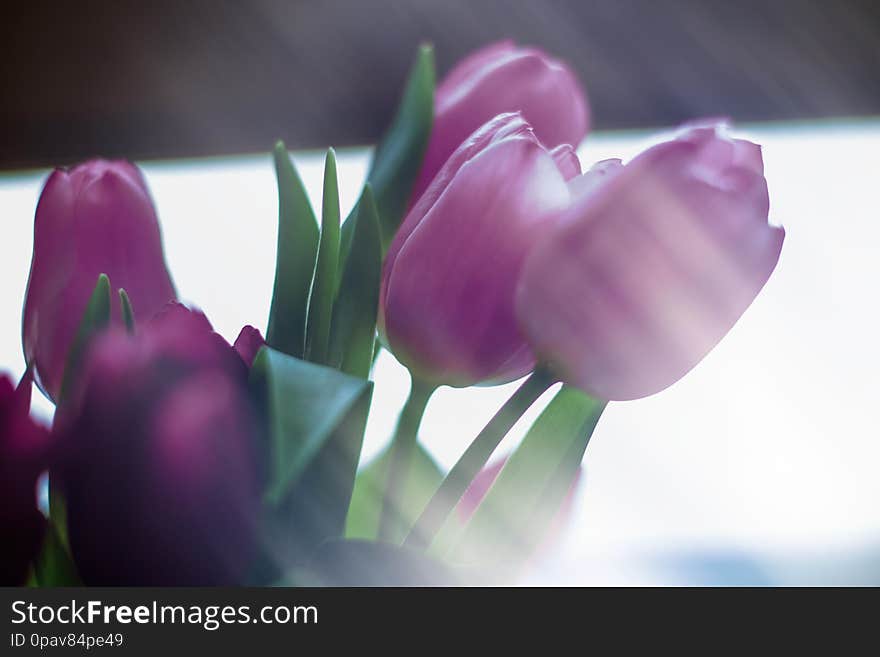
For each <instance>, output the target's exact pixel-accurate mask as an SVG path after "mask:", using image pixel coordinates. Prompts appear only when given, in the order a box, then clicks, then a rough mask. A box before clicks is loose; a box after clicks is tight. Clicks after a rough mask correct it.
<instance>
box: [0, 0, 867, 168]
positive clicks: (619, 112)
mask: <svg viewBox="0 0 880 657" xmlns="http://www.w3.org/2000/svg"><path fill="white" fill-rule="evenodd" d="M3 5H4V8H3V10H2V12H3V15H2V20H0V80H2V89H3V101H2V109H0V112H2V114H0V116H2V120H0V144H2V148H0V168H5V169H10V168H22V167H33V166H45V165H53V164H61V163H66V162H69V161H74V160H78V159H82V158H83V157H87V156H90V155H94V154H96V153H100V154H102V155H105V156H108V157H112V156H126V157H129V158H133V159H144V158H170V157H190V156H202V155H217V154H233V153H253V152H263V151H265V150H267V149H268V148H269V147H270V145H271V144H272V143H274V141H275V140H276V139H278V138H283V139H284V140H285V141H286V142H287V144H288V145H289V146H290V147H291V148H295V149H302V148H311V147H325V146H326V145H328V144H333V145H335V146H344V145H354V144H367V143H372V142H374V141H375V140H376V138H377V137H378V136H379V135H380V134H381V131H382V130H383V129H384V127H385V126H386V124H387V121H388V118H389V117H390V116H391V113H392V111H393V109H394V106H395V104H396V102H397V99H398V95H399V93H400V89H401V86H402V83H403V80H404V78H405V75H406V72H407V69H408V67H409V66H410V63H411V61H412V58H413V54H414V52H415V48H416V46H417V44H418V43H419V42H420V41H422V40H429V41H432V42H434V43H435V44H436V47H437V48H436V52H437V58H438V70H439V73H440V74H442V73H443V72H445V71H446V70H448V69H449V68H450V66H451V65H452V64H453V63H454V62H455V61H457V60H458V59H460V58H461V57H462V56H463V55H464V54H465V53H467V52H468V51H470V50H472V49H474V48H476V47H478V46H481V45H483V44H485V43H487V42H490V41H492V40H495V39H499V38H503V37H512V38H514V39H516V40H518V41H520V42H523V43H529V44H535V45H539V46H543V47H544V48H546V49H547V50H549V51H551V52H553V53H554V54H556V55H558V56H560V57H562V58H564V59H567V60H568V61H569V62H571V64H572V65H573V66H574V68H575V70H576V71H577V72H578V73H579V74H580V77H581V79H582V80H583V81H584V82H585V83H586V85H587V88H588V93H589V97H590V101H591V104H592V106H593V116H594V121H595V128H596V129H598V130H607V129H612V128H625V127H626V128H631V127H653V126H666V125H671V124H675V123H678V122H680V121H682V120H685V119H689V118H692V117H696V116H706V115H717V114H724V115H731V116H733V117H734V118H736V120H737V121H741V122H742V121H763V120H777V119H815V118H828V117H843V116H847V117H851V116H863V115H869V114H878V113H880V75H878V71H880V29H878V26H880V2H877V1H876V0H835V1H833V2H832V1H827V0H774V1H772V2H767V0H737V1H736V2H731V1H730V0H702V1H699V2H697V1H695V0H691V1H669V0H667V1H665V2H652V1H651V0H614V1H610V0H608V1H604V2H603V1H595V0H544V1H542V2H526V1H524V2H501V1H497V0H496V1H488V0H442V1H437V0H409V1H408V2H401V1H394V0H373V1H371V2H358V1H355V0H351V1H348V2H346V1H344V0H340V1H331V2H305V1H286V2H285V1H281V0H249V1H248V2H227V1H224V0H189V1H187V2H179V1H178V0H154V1H153V2H149V3H144V2H131V1H128V0H115V1H110V0H92V1H83V2H75V3H73V2H51V1H45V0H31V1H30V2H16V3H12V2H7V3H3Z"/></svg>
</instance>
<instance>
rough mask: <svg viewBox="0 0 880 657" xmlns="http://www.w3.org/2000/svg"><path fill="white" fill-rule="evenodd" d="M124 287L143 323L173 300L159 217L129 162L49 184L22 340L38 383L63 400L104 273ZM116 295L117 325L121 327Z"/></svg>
mask: <svg viewBox="0 0 880 657" xmlns="http://www.w3.org/2000/svg"><path fill="white" fill-rule="evenodd" d="M102 273H103V274H107V275H108V276H109V277H110V281H111V283H112V284H113V286H114V288H125V291H126V292H127V293H128V296H129V298H130V299H131V303H132V306H133V308H134V314H135V318H136V319H137V320H139V321H143V320H146V319H149V318H150V317H151V316H152V315H153V313H155V312H156V311H157V310H159V309H160V308H161V307H162V306H163V305H165V304H166V303H167V302H168V301H170V300H173V299H174V298H175V293H174V286H173V285H172V283H171V277H170V276H169V274H168V270H167V269H166V267H165V256H164V254H163V252H162V239H161V236H160V233H159V223H158V220H157V218H156V211H155V209H154V208H153V203H152V201H151V199H150V194H149V192H148V191H147V186H146V183H145V182H144V179H143V177H142V176H141V173H140V171H139V170H138V169H137V167H135V166H134V165H133V164H131V163H129V162H121V161H117V162H107V161H104V160H92V161H89V162H85V163H84V164H80V165H79V166H77V167H74V168H73V169H71V170H70V171H67V170H63V169H57V170H55V171H54V172H53V173H52V175H50V176H49V178H48V180H47V181H46V185H45V187H44V188H43V192H42V195H41V196H40V201H39V204H38V205H37V213H36V218H35V219H34V253H33V260H32V261H31V271H30V278H29V279H28V288H27V295H26V297H25V305H24V321H23V326H22V340H23V343H24V353H25V357H26V359H27V361H28V362H31V363H33V365H34V368H35V370H34V371H35V376H36V381H37V384H38V385H39V386H40V388H41V389H42V390H43V391H44V392H45V393H46V394H47V395H48V396H49V397H50V398H51V399H55V400H57V398H58V393H59V388H60V387H61V379H62V377H63V375H64V366H65V363H66V361H67V352H68V349H69V348H70V344H71V342H72V340H73V337H74V334H75V333H76V330H77V328H78V326H79V323H80V320H81V319H82V315H83V311H84V310H85V306H86V302H87V301H88V298H89V295H90V294H91V293H92V290H93V289H94V287H95V283H96V281H97V279H98V276H99V275H100V274H102ZM116 297H117V295H115V294H114V295H113V300H112V303H113V313H112V317H113V321H114V322H117V323H121V321H122V319H121V314H120V311H119V307H118V306H119V300H118V298H116Z"/></svg>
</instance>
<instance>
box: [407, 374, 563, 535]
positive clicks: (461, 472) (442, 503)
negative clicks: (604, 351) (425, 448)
mask: <svg viewBox="0 0 880 657" xmlns="http://www.w3.org/2000/svg"><path fill="white" fill-rule="evenodd" d="M556 381H557V379H556V377H555V376H553V375H551V374H550V373H549V372H547V371H545V370H541V369H537V370H535V371H534V373H532V375H531V376H530V377H529V378H528V379H526V380H525V381H524V382H523V384H522V385H521V386H520V387H519V388H517V390H516V392H514V393H513V395H512V396H511V397H510V399H508V400H507V401H506V402H505V403H504V406H502V407H501V408H500V409H499V410H498V412H497V413H495V415H494V416H493V417H492V419H491V420H489V423H488V424H487V425H486V426H485V427H484V428H483V430H482V431H481V432H480V433H479V435H477V437H476V438H475V439H474V441H473V442H472V443H471V444H470V446H469V447H468V448H467V449H466V450H465V452H464V454H462V455H461V458H460V459H458V463H456V464H455V465H454V466H453V467H452V470H450V471H449V474H447V475H446V478H445V479H444V480H443V483H441V484H440V488H439V489H437V492H436V493H434V497H432V498H431V500H430V501H429V502H428V506H427V507H425V510H424V511H423V512H422V515H421V516H420V517H419V519H418V520H417V521H416V523H415V525H414V526H413V528H412V530H410V533H409V535H408V536H407V537H406V540H405V541H404V545H406V546H409V547H414V548H426V547H428V546H430V544H431V542H432V541H433V540H434V536H435V535H436V534H437V532H438V531H439V530H440V528H441V527H442V526H443V523H444V522H446V518H448V517H449V514H450V513H452V510H453V509H454V508H455V505H456V504H458V502H459V500H461V497H462V495H464V493H465V491H466V490H467V488H468V486H470V484H471V482H472V481H473V480H474V477H476V476H477V473H479V472H480V470H481V469H482V468H483V467H484V466H485V465H486V462H487V461H488V460H489V457H490V456H492V452H494V451H495V448H496V447H498V444H499V443H500V442H501V441H502V440H503V439H504V436H506V435H507V432H508V431H510V429H511V428H512V427H513V425H514V424H516V422H517V420H519V419H520V418H521V417H522V415H523V413H525V412H526V411H527V410H528V409H529V407H530V406H531V405H532V404H534V403H535V401H537V399H538V397H540V396H541V395H543V394H544V393H545V392H546V391H547V390H548V389H549V388H550V386H552V385H553V384H554V383H556Z"/></svg>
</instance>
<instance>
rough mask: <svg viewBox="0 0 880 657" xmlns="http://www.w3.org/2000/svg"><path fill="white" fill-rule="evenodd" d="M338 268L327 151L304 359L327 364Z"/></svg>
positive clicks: (334, 190)
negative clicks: (319, 230) (316, 258)
mask: <svg viewBox="0 0 880 657" xmlns="http://www.w3.org/2000/svg"><path fill="white" fill-rule="evenodd" d="M338 269H339V185H338V183H337V180H336V153H335V151H334V150H333V149H332V148H331V149H329V150H328V151H327V159H326V161H325V162H324V199H323V203H322V208H321V236H320V239H319V241H318V260H317V262H316V263H315V275H314V278H313V279H312V290H311V294H310V296H309V310H308V321H307V322H306V354H305V357H306V359H307V360H310V361H312V362H313V363H319V364H322V365H324V364H327V362H328V358H327V354H328V349H329V343H330V322H331V320H332V317H333V301H334V300H335V298H336V281H337V276H338Z"/></svg>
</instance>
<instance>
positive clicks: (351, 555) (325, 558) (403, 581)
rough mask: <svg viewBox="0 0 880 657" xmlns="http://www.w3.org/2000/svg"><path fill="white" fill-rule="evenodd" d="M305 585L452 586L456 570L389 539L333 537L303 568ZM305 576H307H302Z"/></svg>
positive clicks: (301, 580) (454, 581)
mask: <svg viewBox="0 0 880 657" xmlns="http://www.w3.org/2000/svg"><path fill="white" fill-rule="evenodd" d="M307 573H308V574H309V575H311V580H309V579H306V580H305V581H303V576H302V575H300V582H299V583H300V584H306V585H309V586H370V587H375V586H453V585H455V584H458V583H459V581H458V577H457V576H456V574H455V573H454V572H453V571H452V570H451V569H450V568H449V566H447V565H446V564H444V563H443V562H441V561H439V560H436V559H433V558H431V557H429V556H427V555H426V554H425V553H424V552H422V551H420V550H415V549H413V548H406V547H401V546H399V545H393V544H390V543H380V542H376V541H364V540H336V541H328V542H327V543H324V544H323V545H321V546H320V547H319V548H318V550H317V551H316V553H315V555H314V556H313V557H312V560H311V563H310V564H309V567H308V569H307ZM306 577H308V576H306Z"/></svg>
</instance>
